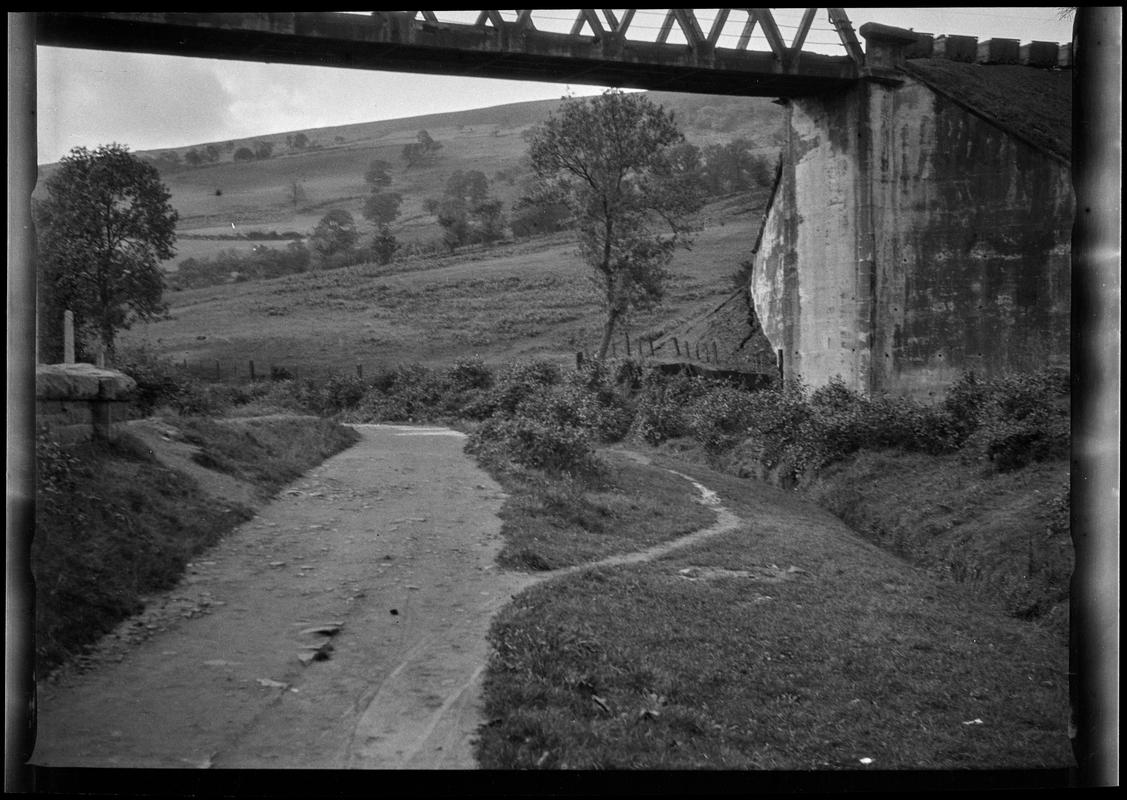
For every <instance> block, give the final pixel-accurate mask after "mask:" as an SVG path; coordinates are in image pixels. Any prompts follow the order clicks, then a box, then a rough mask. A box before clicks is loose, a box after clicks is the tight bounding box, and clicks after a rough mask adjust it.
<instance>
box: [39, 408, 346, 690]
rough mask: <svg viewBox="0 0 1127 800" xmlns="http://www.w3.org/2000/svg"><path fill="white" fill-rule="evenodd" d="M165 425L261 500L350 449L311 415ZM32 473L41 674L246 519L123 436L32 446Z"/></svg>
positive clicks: (340, 431) (245, 513) (242, 511)
mask: <svg viewBox="0 0 1127 800" xmlns="http://www.w3.org/2000/svg"><path fill="white" fill-rule="evenodd" d="M167 422H168V423H169V424H172V425H175V426H177V427H180V428H181V430H182V431H183V432H184V433H185V435H186V437H189V438H191V439H192V440H193V441H194V442H196V443H197V444H199V445H200V447H201V448H202V452H203V453H205V454H208V455H206V456H205V457H204V460H205V461H208V462H209V463H210V464H211V465H212V466H218V467H221V468H223V469H225V470H227V471H230V472H231V473H232V474H237V475H238V476H239V477H242V478H244V479H246V480H249V481H251V482H253V483H255V484H256V485H257V486H259V487H261V488H263V489H264V490H266V491H267V492H273V491H275V490H276V489H278V488H279V487H280V486H282V485H283V484H285V483H286V482H288V481H289V480H292V479H293V478H295V477H297V476H298V475H300V474H301V473H302V472H304V471H305V470H307V469H309V468H310V467H312V466H314V465H315V464H317V463H319V462H320V461H322V460H324V459H325V458H326V457H327V456H328V455H331V454H332V453H335V452H337V451H339V450H342V449H344V448H345V447H347V446H348V445H350V444H351V443H352V442H354V441H355V438H354V437H355V432H353V431H351V430H349V429H344V428H342V427H341V426H339V425H335V424H333V423H330V422H328V421H326V420H317V419H302V420H274V421H270V422H266V421H262V422H258V423H245V424H242V425H236V424H233V423H232V424H222V423H216V422H213V421H210V420H201V419H192V418H186V417H185V418H169V419H168V420H167ZM240 428H242V430H240ZM37 468H38V494H37V506H36V529H35V537H34V539H33V541H32V551H31V567H32V574H33V575H34V578H35V585H36V591H35V602H36V657H37V669H38V670H39V671H40V672H41V673H46V672H47V671H49V670H51V669H52V668H53V667H55V666H58V665H59V664H61V663H63V662H64V661H66V660H68V659H69V658H71V657H72V656H74V655H76V654H78V653H80V652H81V651H82V650H83V648H84V647H86V646H87V645H89V644H92V643H93V642H94V641H96V640H97V639H98V638H99V637H100V636H101V635H103V634H104V633H106V632H108V631H109V630H111V629H112V628H113V627H114V626H115V625H116V624H117V623H118V622H120V621H121V620H122V619H124V618H125V617H127V616H128V615H130V614H132V613H136V612H137V611H139V610H140V609H141V607H142V602H143V601H142V598H143V597H144V596H145V595H146V594H149V593H152V592H156V591H161V590H163V589H166V588H169V587H170V586H173V585H175V583H176V581H177V580H179V578H180V576H181V574H182V573H183V570H184V566H185V564H186V563H187V562H188V561H189V560H190V559H191V558H192V557H193V556H194V555H196V554H198V553H200V552H201V551H203V550H204V549H206V548H207V547H208V546H210V545H212V544H215V543H216V542H217V541H218V540H219V539H220V538H222V536H223V535H224V534H226V533H227V532H228V531H230V530H231V529H232V528H234V527H235V526H237V525H238V524H240V523H242V522H244V521H246V520H248V519H249V518H250V517H251V516H253V511H252V510H251V509H250V508H248V507H246V506H242V505H239V504H236V503H231V502H227V501H223V500H220V499H218V498H216V497H214V496H211V495H209V494H206V493H205V492H203V491H202V490H201V488H200V486H199V484H198V483H197V482H196V481H195V480H194V479H193V478H192V477H190V476H188V475H186V474H184V473H182V472H179V471H177V470H173V469H170V468H168V467H166V466H164V465H163V464H161V463H160V462H159V461H157V460H156V459H155V458H154V457H153V455H152V454H151V453H150V452H149V449H148V448H147V447H145V446H144V445H142V444H140V443H139V442H138V441H137V440H136V439H134V438H132V437H130V436H129V435H127V434H122V435H120V436H119V437H117V438H116V439H115V440H114V441H112V442H104V441H93V442H87V443H84V444H80V445H76V446H73V447H61V446H59V445H57V444H55V443H53V442H51V441H50V440H49V439H46V438H41V439H40V440H39V442H38V446H37Z"/></svg>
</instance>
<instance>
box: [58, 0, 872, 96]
mask: <svg viewBox="0 0 1127 800" xmlns="http://www.w3.org/2000/svg"><path fill="white" fill-rule="evenodd" d="M415 16H416V15H415V14H409V13H402V12H374V13H373V14H372V15H371V16H367V17H365V16H359V15H355V14H341V13H333V12H241V13H239V12H232V13H188V12H82V11H75V12H39V13H38V14H37V20H36V22H37V26H36V42H37V44H40V45H49V46H57V47H80V48H90V49H101V50H114V51H122V52H144V53H158V54H165V55H177V56H198V57H205V58H222V59H229V60H244V61H264V62H276V63H286V64H304V65H309V66H322V67H341V68H348V69H369V70H385V71H391V72H407V71H409V72H423V73H431V74H442V75H460V76H470V77H481V78H506V79H510V80H533V81H547V82H555V83H581V84H589V85H605V86H618V87H623V88H637V89H651V90H662V91H674V92H696V93H705V94H733V95H750V96H766V97H797V96H803V95H810V94H817V93H821V92H827V91H834V90H837V89H840V88H842V87H843V86H845V85H847V84H849V83H852V82H853V81H855V80H857V79H858V77H859V70H858V68H857V65H856V64H855V63H854V61H853V60H852V59H850V58H848V57H835V56H826V55H821V54H818V53H802V54H801V58H799V59H793V60H789V59H788V60H784V59H780V58H779V57H778V56H777V55H776V54H775V53H763V52H753V51H747V50H738V49H727V48H717V47H692V46H686V45H673V44H660V43H654V42H636V41H628V40H626V39H625V38H623V37H622V36H621V35H617V34H613V33H608V34H607V35H605V36H603V37H597V36H573V35H570V34H564V33H552V32H547V31H539V30H536V29H534V28H532V27H531V26H530V25H527V24H523V25H522V24H520V23H519V22H518V23H510V22H503V23H502V24H501V25H499V26H498V25H484V24H482V25H476V26H475V25H459V24H450V23H440V22H433V21H429V20H428V19H427V18H425V17H424V19H421V20H416V19H415V18H414V17H415ZM788 61H792V63H787V62H788Z"/></svg>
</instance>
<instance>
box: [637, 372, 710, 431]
mask: <svg viewBox="0 0 1127 800" xmlns="http://www.w3.org/2000/svg"><path fill="white" fill-rule="evenodd" d="M705 391H706V387H705V385H704V383H703V382H702V381H701V380H700V379H699V378H691V377H689V376H687V375H685V374H684V373H677V374H675V375H668V376H667V375H664V374H662V373H661V372H660V371H658V370H651V371H650V372H648V373H647V374H646V375H645V377H643V379H642V388H641V392H640V394H639V396H638V398H637V403H636V406H635V411H634V421H633V423H632V424H631V426H630V434H631V435H632V436H636V437H638V438H640V439H642V440H644V441H646V442H648V443H649V444H660V443H661V442H663V441H665V440H666V439H673V438H677V437H679V436H685V435H686V434H688V433H689V421H688V419H687V418H686V407H687V406H688V404H689V403H690V402H691V401H692V400H694V399H695V398H696V397H699V396H700V395H702V394H703V393H704V392H705Z"/></svg>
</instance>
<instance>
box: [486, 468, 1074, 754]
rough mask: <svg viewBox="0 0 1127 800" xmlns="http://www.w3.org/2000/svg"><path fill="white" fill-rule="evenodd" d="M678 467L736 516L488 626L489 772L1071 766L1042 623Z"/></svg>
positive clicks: (759, 489)
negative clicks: (709, 535) (728, 526)
mask: <svg viewBox="0 0 1127 800" xmlns="http://www.w3.org/2000/svg"><path fill="white" fill-rule="evenodd" d="M671 463H673V462H671ZM674 468H675V469H677V470H678V471H680V472H684V473H687V474H690V475H693V476H694V477H695V478H696V479H697V480H700V481H701V482H702V483H704V484H705V485H706V486H708V487H709V488H711V489H713V490H715V491H717V492H718V493H719V494H720V496H721V498H722V501H723V503H724V504H725V505H727V506H728V507H729V508H730V509H731V510H732V511H733V512H735V513H736V514H737V515H738V516H739V517H741V519H742V520H743V521H744V522H743V524H742V525H741V526H740V527H739V528H738V529H737V530H736V531H734V532H732V533H730V534H724V535H721V536H718V537H716V538H714V539H711V540H708V541H707V542H705V543H702V544H697V545H695V546H692V547H690V548H685V549H683V550H677V551H674V552H672V553H670V554H668V555H667V556H665V557H662V558H659V559H657V560H655V561H653V562H649V563H643V564H638V565H633V566H623V567H614V568H601V569H595V570H590V571H583V572H579V573H576V574H573V575H570V576H567V577H562V578H558V579H555V580H550V581H548V582H546V583H544V584H541V585H539V586H536V587H533V588H532V589H530V590H528V591H526V592H524V593H522V594H521V595H519V596H518V597H517V598H516V599H515V600H514V602H513V604H512V605H511V606H510V607H509V608H508V609H506V610H505V611H504V612H503V613H502V614H501V615H500V616H499V618H498V619H497V621H496V623H495V626H494V628H493V630H492V633H491V640H492V644H493V646H494V649H495V654H494V657H493V660H492V663H491V665H490V668H489V671H488V673H487V677H486V714H487V718H488V719H489V720H490V722H489V723H488V725H487V726H485V727H484V728H483V729H482V735H481V739H480V741H479V745H478V755H479V760H480V763H481V765H482V766H483V767H485V768H495V769H510V768H545V769H547V768H555V769H561V768H562V769H585V768H586V769H589V768H603V769H612V768H661V769H699V768H725V769H758V770H819V769H858V770H905V769H911V770H967V769H975V770H979V769H991V770H996V769H1030V768H1064V767H1067V766H1069V765H1070V764H1071V763H1072V758H1071V751H1070V747H1069V740H1068V737H1067V731H1066V723H1067V719H1068V675H1067V652H1066V649H1065V648H1064V647H1062V646H1061V642H1060V641H1058V640H1057V638H1056V637H1055V636H1054V635H1053V631H1052V629H1050V628H1046V627H1041V626H1037V625H1034V624H1031V623H1028V622H1024V621H1021V620H1018V619H1015V618H1013V617H1011V616H1007V615H1006V614H1005V613H1004V611H1003V610H1002V609H999V608H997V607H994V606H987V605H984V604H983V603H981V602H979V601H976V600H974V599H972V598H971V596H970V594H969V593H968V592H966V591H965V590H964V589H963V588H962V587H959V586H957V585H955V584H952V583H950V582H942V581H938V580H936V579H934V578H932V577H929V576H928V575H927V574H926V573H924V572H923V571H922V570H920V569H918V568H915V567H912V566H910V565H909V564H907V563H906V562H904V561H902V560H900V559H899V558H897V557H896V556H894V555H892V554H890V553H888V552H886V551H884V550H881V549H879V548H877V547H875V546H873V545H871V544H869V543H866V542H864V541H862V540H860V539H859V538H857V537H856V536H855V535H853V534H852V533H851V532H850V531H849V530H848V529H847V528H846V527H845V526H844V525H843V524H842V523H841V522H840V521H838V520H837V519H835V518H834V517H833V516H831V515H830V514H829V513H828V512H826V511H824V510H822V509H819V508H818V507H816V506H814V505H812V504H809V503H805V502H802V501H801V500H798V499H796V498H795V497H794V496H792V495H788V494H787V493H785V492H783V491H781V490H778V489H775V488H772V487H770V486H767V485H764V484H762V483H749V482H747V481H742V480H739V479H735V478H731V477H729V476H725V475H722V474H720V473H716V472H713V471H711V470H708V469H706V468H703V467H699V466H690V465H685V464H674ZM507 488H509V489H510V490H511V489H512V488H513V487H507ZM632 491H633V492H635V493H636V494H637V496H639V497H641V498H646V497H652V496H653V495H660V494H662V493H664V492H665V491H667V488H666V487H659V486H655V488H654V489H653V491H652V492H650V491H648V490H647V487H646V485H645V484H644V483H642V482H639V483H637V484H635V485H634V486H633V487H632ZM510 502H511V503H512V504H517V505H519V504H521V503H522V502H524V501H523V500H521V499H514V500H513V501H510ZM637 502H638V505H639V506H644V505H645V503H646V502H647V501H646V500H640V501H637ZM698 507H699V506H698ZM1053 774H1056V773H1053Z"/></svg>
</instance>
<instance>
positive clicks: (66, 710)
mask: <svg viewBox="0 0 1127 800" xmlns="http://www.w3.org/2000/svg"><path fill="white" fill-rule="evenodd" d="M354 427H355V428H356V429H357V430H358V431H359V432H360V433H361V437H362V438H361V441H360V442H359V443H357V444H356V445H354V446H353V447H351V448H350V449H348V450H346V451H344V452H343V453H340V454H338V455H337V456H334V457H333V458H331V459H329V460H328V461H326V462H325V463H323V464H322V465H320V466H319V467H317V468H315V469H314V470H312V471H310V472H309V473H308V474H307V475H306V476H305V477H303V478H302V479H300V480H299V481H297V482H295V483H294V484H293V485H291V486H290V487H288V488H287V489H285V490H283V491H282V492H280V493H279V495H278V496H277V497H276V498H275V499H274V500H273V501H272V502H271V503H269V504H268V505H267V506H265V507H264V508H262V509H261V511H260V512H259V513H258V515H257V516H256V517H255V518H254V519H252V520H251V521H250V522H248V523H246V524H244V525H242V526H240V527H239V528H238V529H236V530H235V531H233V532H232V533H231V534H230V535H228V536H227V537H226V538H225V539H224V540H223V541H222V542H221V543H220V544H218V545H217V546H216V547H214V548H213V549H211V550H209V551H208V552H207V553H206V554H205V555H203V556H201V557H200V558H199V559H198V560H197V561H196V562H195V563H194V564H193V565H192V567H191V569H190V570H189V573H188V574H187V575H186V576H185V578H184V580H183V581H182V582H181V584H180V585H179V586H178V587H177V588H176V589H174V590H172V591H171V592H168V593H166V594H165V595H162V596H161V597H159V598H153V599H152V602H151V603H150V606H152V607H153V608H155V609H157V610H158V611H159V610H160V609H167V610H170V611H171V612H175V613H171V614H168V615H165V616H164V617H161V615H160V614H156V615H155V616H153V615H152V614H151V612H149V611H147V612H146V619H150V618H151V619H156V620H160V624H159V625H156V626H154V627H156V628H157V630H155V631H154V632H153V635H152V636H151V637H150V638H149V639H147V640H146V641H144V642H142V643H141V644H139V645H135V646H131V647H125V648H118V649H117V650H116V653H117V656H116V657H118V658H120V661H118V662H114V663H104V664H102V665H101V666H100V667H99V668H98V669H96V670H94V671H92V672H89V673H86V674H81V675H69V676H64V678H63V679H61V680H60V681H59V682H58V683H57V684H47V685H44V686H41V687H40V704H39V707H40V711H39V725H38V742H37V746H36V749H35V754H34V757H33V760H32V763H34V764H38V765H44V766H69V767H114V766H116V767H180V768H184V767H195V768H208V767H216V768H259V769H261V768H268V769H274V768H282V769H288V768H303V769H397V768H411V769H445V768H456V769H472V768H474V767H476V762H475V759H474V756H473V741H474V738H475V736H476V732H477V729H478V727H479V725H480V724H481V723H482V722H483V721H484V718H483V711H482V704H481V678H482V674H483V671H484V669H485V665H486V663H487V661H488V644H487V641H486V634H487V632H488V629H489V625H490V623H491V621H492V618H493V617H494V615H495V614H496V613H497V612H499V611H500V610H501V608H503V607H504V606H505V605H506V604H507V603H508V602H509V601H510V600H511V598H512V597H513V596H514V595H515V594H516V593H517V592H519V591H521V590H522V589H524V588H526V587H529V586H531V585H533V584H536V583H540V582H542V581H545V580H553V579H557V578H560V577H564V576H566V575H570V574H573V573H575V572H578V571H582V570H587V569H593V568H597V567H601V566H612V565H618V564H629V563H636V562H639V561H645V560H649V559H652V558H656V557H657V556H660V555H663V554H664V553H667V552H669V551H671V550H673V549H675V548H678V547H683V546H686V545H689V544H692V543H695V542H697V541H700V540H701V539H704V538H708V537H711V536H715V535H718V534H720V533H724V532H726V531H729V530H732V529H733V528H735V527H736V526H737V525H738V524H739V522H740V520H739V519H738V518H737V517H736V516H735V515H734V514H732V513H731V512H730V511H728V510H727V509H726V508H725V507H723V506H722V505H720V503H719V500H718V498H717V497H716V495H715V494H714V493H712V492H710V491H709V490H708V489H707V488H706V487H704V486H702V485H700V484H699V483H697V482H696V481H694V480H693V479H692V478H690V477H689V476H687V475H681V473H675V474H678V475H680V476H681V477H682V478H684V479H686V480H689V481H690V482H692V483H693V484H694V485H696V487H697V489H698V491H699V492H700V495H701V499H700V502H702V503H704V504H706V505H709V506H711V507H712V508H713V509H714V510H715V511H716V513H717V520H716V523H715V524H714V525H712V526H710V527H708V528H705V529H703V530H701V531H697V532H696V533H693V534H690V535H689V536H685V537H682V538H680V539H676V540H673V541H670V542H666V543H663V544H661V545H657V546H654V547H651V548H648V549H646V550H642V551H638V552H633V553H627V554H623V555H618V556H612V557H610V558H606V559H603V560H600V561H598V562H592V563H588V564H583V565H579V566H575V567H570V568H566V569H561V570H556V571H553V572H548V573H540V574H535V575H530V574H524V573H514V572H505V571H503V570H500V569H498V568H497V567H496V563H495V558H496V554H497V552H498V551H499V549H500V546H501V543H502V542H501V537H500V520H499V518H498V516H497V514H498V511H499V510H500V507H501V504H502V502H503V500H504V497H505V495H504V494H503V492H502V491H501V487H500V486H499V485H498V484H497V483H496V482H494V481H493V480H492V479H491V478H490V477H489V476H488V475H487V474H486V473H484V472H483V471H481V470H480V469H479V468H478V467H477V466H476V465H475V464H474V463H473V462H472V461H471V459H470V458H469V457H467V456H466V455H465V454H464V452H463V440H464V436H463V435H462V434H460V433H457V432H455V431H452V430H449V429H445V428H432V427H406V426H386V425H355V426H354ZM620 452H622V453H623V454H624V455H626V456H627V457H630V458H634V459H635V460H639V461H642V462H643V463H648V459H647V458H646V457H645V456H642V455H639V454H636V453H631V452H629V451H620ZM669 471H670V472H674V471H673V470H669ZM185 608H192V609H203V611H204V613H202V614H201V615H198V616H197V615H194V614H185V615H181V614H179V613H178V612H179V611H181V610H183V609H185Z"/></svg>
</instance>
